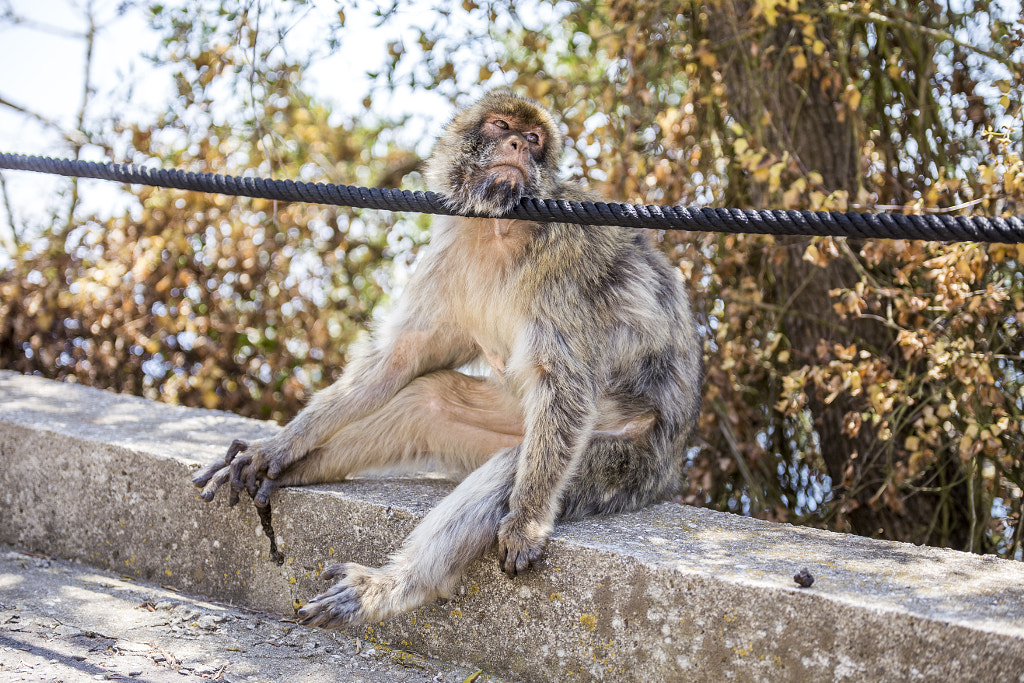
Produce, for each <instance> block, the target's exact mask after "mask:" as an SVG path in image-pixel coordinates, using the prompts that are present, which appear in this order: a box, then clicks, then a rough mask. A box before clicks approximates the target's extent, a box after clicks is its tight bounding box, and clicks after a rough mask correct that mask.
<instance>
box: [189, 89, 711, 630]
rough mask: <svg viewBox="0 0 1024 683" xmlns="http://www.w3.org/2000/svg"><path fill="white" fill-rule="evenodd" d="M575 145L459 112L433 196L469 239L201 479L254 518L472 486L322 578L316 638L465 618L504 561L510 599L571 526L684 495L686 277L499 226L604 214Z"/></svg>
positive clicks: (598, 247) (543, 130)
mask: <svg viewBox="0 0 1024 683" xmlns="http://www.w3.org/2000/svg"><path fill="white" fill-rule="evenodd" d="M564 144H565V143H564V140H563V137H562V134H561V131H560V128H559V124H558V123H557V122H556V120H555V118H554V116H553V115H552V113H551V112H549V111H548V110H547V109H545V108H544V107H543V106H541V105H540V104H538V103H537V102H535V101H533V100H531V99H528V98H526V97H523V96H520V95H517V94H515V93H514V92H513V91H511V90H508V89H498V90H493V91H490V92H489V93H487V94H486V95H484V96H483V97H482V98H481V99H480V100H479V101H477V102H476V103H475V104H472V105H471V106H468V107H466V108H464V109H462V110H461V111H458V112H457V113H456V114H455V115H454V117H453V118H452V119H451V120H450V121H449V122H448V124H447V125H446V126H445V128H444V130H443V133H442V135H441V136H440V138H439V139H438V141H437V142H436V144H435V147H434V149H433V152H432V154H431V155H430V157H429V158H428V159H427V161H426V163H425V166H424V169H423V175H424V177H425V179H426V183H427V186H428V187H429V189H431V190H433V191H435V192H437V193H438V194H440V195H442V196H443V197H444V198H445V202H446V203H447V205H448V206H449V207H450V208H452V209H453V210H455V211H456V212H458V213H460V214H469V215H470V217H466V216H464V215H459V216H445V217H439V218H436V219H435V220H434V222H433V225H432V228H431V237H430V242H429V245H428V248H427V249H426V250H425V253H424V255H423V256H422V258H421V259H420V262H419V263H418V264H417V266H416V268H415V271H414V272H413V274H412V276H411V277H410V280H409V282H408V284H407V286H406V288H405V290H404V292H402V293H401V295H400V296H399V297H398V298H397V301H396V303H395V305H394V308H393V309H392V310H391V311H390V312H389V313H388V314H387V315H386V316H385V317H384V319H383V320H381V321H379V322H377V323H375V325H374V326H373V327H372V331H371V334H370V336H369V339H368V341H366V342H365V344H364V345H363V346H362V347H361V348H359V349H357V350H356V351H355V352H354V353H353V357H352V359H351V360H350V361H349V363H348V364H347V366H346V367H345V368H344V370H343V372H342V373H341V376H340V377H339V378H338V379H337V381H335V383H334V384H332V385H330V386H328V387H327V388H325V389H322V390H320V391H319V392H316V393H315V394H314V395H313V396H312V398H311V399H310V401H309V403H308V404H307V405H306V406H305V407H304V408H303V409H302V410H301V411H300V412H299V413H298V415H296V417H295V418H294V419H293V420H292V421H291V422H290V423H288V424H287V425H286V426H285V427H284V428H283V429H282V430H281V431H280V432H278V433H276V434H275V435H273V436H270V437H267V438H264V439H260V440H257V441H254V442H252V443H245V442H242V441H235V442H233V443H232V444H231V446H230V448H229V449H228V451H227V454H226V455H225V457H224V458H223V459H221V460H218V461H217V462H215V463H214V464H212V465H211V466H209V467H208V468H206V469H204V470H201V471H199V472H198V473H197V474H196V475H195V476H194V477H193V483H194V484H195V485H196V486H198V487H199V488H201V489H202V493H201V494H200V495H201V497H202V498H203V499H205V500H212V499H213V498H214V496H215V494H216V492H217V490H218V489H219V488H221V487H222V486H223V485H225V484H227V485H228V487H229V490H230V493H229V503H230V504H234V503H235V502H237V500H238V497H239V494H240V492H241V491H243V490H244V491H248V492H249V494H250V495H251V496H253V500H254V503H255V505H256V506H257V507H266V506H267V505H268V504H269V503H268V501H269V497H270V494H271V493H272V492H273V491H274V490H276V489H277V488H278V487H281V486H299V485H305V484H313V483H323V482H336V481H342V480H344V479H345V478H346V477H348V476H350V475H355V474H358V473H361V472H366V471H370V470H382V469H385V468H386V469H389V470H394V469H395V468H399V467H403V466H404V467H415V466H421V465H422V464H423V463H427V462H430V463H432V464H433V465H434V466H435V467H438V468H440V469H442V470H444V471H446V472H448V473H450V474H451V475H452V476H454V477H464V478H463V479H462V481H461V482H460V483H459V484H458V485H457V486H456V487H455V489H454V490H453V491H452V492H451V493H450V494H449V495H448V496H446V497H445V498H444V499H442V500H441V501H440V503H439V504H438V505H437V506H436V507H435V508H434V509H432V510H431V511H430V512H429V513H428V514H427V515H426V516H425V517H424V519H423V520H422V521H421V522H420V523H419V525H418V526H416V527H415V529H414V530H413V531H412V532H411V534H410V535H409V536H408V538H407V539H406V540H405V542H404V543H403V545H402V546H401V547H400V548H399V549H398V550H397V551H396V552H395V553H394V554H393V555H392V556H391V557H390V559H389V560H388V562H387V563H386V564H385V565H384V566H382V567H379V568H371V567H364V566H361V565H359V564H355V563H340V564H334V565H331V566H329V567H328V568H327V569H325V571H324V572H323V574H322V576H323V577H324V578H326V579H328V580H335V581H336V583H335V584H334V585H333V587H331V588H330V589H329V590H327V591H326V592H325V593H323V594H322V595H320V596H318V597H316V598H314V599H313V600H311V601H310V602H308V603H307V604H306V605H305V606H303V607H302V608H301V609H300V610H299V612H298V617H299V620H300V622H301V623H304V624H307V625H309V626H318V627H328V628H330V627H340V626H343V625H349V624H360V623H367V622H376V621H380V620H383V619H386V618H388V617H390V616H393V615H395V614H398V613H401V612H405V611H408V610H411V609H415V608H416V607H419V606H421V605H423V604H426V603H427V602H429V601H431V600H433V599H436V598H438V597H443V596H450V595H451V593H452V590H453V589H454V588H455V586H456V585H457V583H458V581H459V580H460V578H461V576H462V574H463V571H464V569H465V568H466V567H467V565H468V564H469V563H470V562H472V561H473V560H475V559H477V558H478V557H480V556H482V555H483V554H485V553H486V552H488V551H489V550H490V549H493V548H496V550H497V559H498V563H499V565H500V567H501V569H502V570H503V571H504V572H505V573H506V574H507V575H508V576H509V577H515V576H517V575H519V574H521V573H522V572H525V571H527V570H528V569H529V568H531V567H532V566H534V565H536V564H537V563H538V560H539V559H540V557H541V555H542V551H543V549H544V547H545V544H546V542H547V540H548V538H549V536H550V535H551V533H552V531H553V529H554V525H555V523H556V521H558V520H569V519H576V518H580V517H584V516H587V515H598V514H610V513H618V512H626V511H631V510H636V509H639V508H642V507H644V506H647V505H649V504H651V503H653V502H656V501H658V500H662V499H665V498H667V497H669V496H671V495H672V494H674V493H675V492H676V491H677V490H678V488H679V486H680V484H681V481H682V477H683V474H684V473H683V465H684V460H685V450H686V447H687V442H688V440H689V438H690V436H691V433H692V432H693V431H694V428H695V424H696V422H697V418H698V415H699V412H700V404H701V383H702V379H703V360H702V342H701V339H700V336H699V332H698V329H697V325H696V323H695V320H694V317H693V313H692V310H691V306H690V301H689V296H688V294H687V292H686V289H685V287H684V284H683V282H682V277H681V275H680V273H679V271H678V269H677V268H674V267H673V266H672V265H671V264H670V263H669V261H668V259H667V258H666V257H665V256H664V255H663V254H662V253H661V252H659V251H658V250H657V249H656V248H655V246H654V245H653V244H652V243H651V241H650V239H649V237H648V236H647V235H646V234H645V233H641V232H639V231H636V230H632V229H627V228H619V227H609V228H605V227H601V228H588V227H586V226H582V225H574V224H567V223H543V222H531V221H526V220H512V219H508V218H505V217H504V216H505V214H506V213H508V211H509V210H510V209H512V208H513V207H515V206H516V205H517V204H518V203H519V202H520V200H521V199H522V198H523V197H527V196H537V197H550V198H554V199H565V200H577V201H583V200H591V199H593V198H594V197H593V195H591V194H590V193H589V192H588V191H586V190H584V189H583V188H582V187H581V186H580V185H578V184H577V183H576V182H574V181H570V180H566V179H563V178H562V177H561V176H560V173H559V164H560V162H561V158H562V153H563V148H564ZM472 216H475V217H472ZM474 363H476V364H478V365H479V366H482V367H484V368H486V372H476V373H474V372H472V371H470V369H471V368H472V367H473V364H474Z"/></svg>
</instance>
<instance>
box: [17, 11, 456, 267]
mask: <svg viewBox="0 0 1024 683" xmlns="http://www.w3.org/2000/svg"><path fill="white" fill-rule="evenodd" d="M81 4H83V3H82V2H81V1H79V2H76V1H75V0H47V2H38V0H9V6H10V7H11V9H12V10H13V12H14V14H15V15H17V16H20V17H24V18H26V19H28V20H29V22H31V23H29V22H26V24H23V25H20V26H8V25H7V24H0V60H2V61H0V63H3V64H8V65H18V66H17V67H16V68H12V67H7V68H4V69H2V70H0V98H3V99H5V100H7V101H9V102H11V103H13V104H16V105H21V106H24V107H25V108H26V109H29V110H31V111H33V112H35V113H38V114H40V115H41V116H43V117H46V118H48V119H50V120H52V121H54V122H56V123H58V124H60V126H61V127H62V128H63V129H66V130H74V129H75V128H76V127H77V126H76V122H75V118H74V117H75V115H76V113H77V111H78V108H79V106H80V103H81V97H82V83H83V77H84V74H83V69H84V64H85V54H84V47H85V43H84V40H82V39H81V38H79V37H74V35H81V33H82V32H83V31H84V29H85V24H84V22H83V21H82V17H81V14H82V13H81V12H80V11H78V10H77V9H75V8H76V7H77V6H79V5H81ZM120 4H121V3H120V2H119V1H118V0H96V1H95V3H94V6H95V7H96V8H97V14H98V19H99V23H100V25H101V27H102V28H101V33H100V37H99V39H98V40H97V42H96V48H95V53H94V58H93V82H94V84H95V88H96V91H97V97H96V99H95V100H94V104H95V106H96V107H97V109H98V110H102V109H103V108H104V107H109V106H110V104H109V101H107V100H105V99H104V93H109V92H110V91H111V90H113V89H114V88H116V87H118V86H119V85H121V84H122V83H124V82H131V83H135V84H136V87H135V92H134V95H133V97H132V100H131V108H130V109H129V110H127V111H125V112H124V113H125V117H126V118H127V119H129V120H147V119H148V118H150V115H152V114H155V113H156V112H159V111H162V110H163V109H164V107H163V104H164V103H165V102H166V100H167V98H168V97H169V95H170V93H171V82H170V78H169V75H168V74H167V73H166V72H165V71H161V70H160V69H154V68H153V67H152V66H151V65H149V64H148V63H147V62H146V61H145V60H144V59H143V58H142V55H143V54H145V53H147V52H153V51H155V48H156V45H157V41H158V40H159V37H158V36H157V34H155V33H153V32H152V31H150V30H149V29H148V27H147V25H146V22H145V21H144V19H143V15H142V14H141V12H140V11H139V10H137V9H134V8H129V9H128V10H127V11H126V12H125V13H124V14H123V15H121V16H119V15H118V12H117V8H118V5H120ZM4 6H5V3H4V2H3V0H0V11H3V9H4ZM338 6H339V5H338V3H337V2H334V1H331V0H322V1H320V2H316V3H314V5H313V6H312V7H311V8H310V9H309V10H308V11H307V12H305V13H302V14H297V15H296V22H297V23H296V26H295V28H294V29H293V30H292V31H291V32H290V33H289V36H288V41H290V42H291V43H292V44H294V45H301V44H303V43H304V42H306V41H311V40H321V39H322V38H321V37H320V35H321V34H319V33H318V29H319V28H320V27H322V26H324V25H327V24H328V23H329V22H337V14H336V13H337V8H338ZM361 7H363V8H364V9H363V11H362V12H360V13H356V12H355V11H352V10H349V11H347V12H346V31H345V33H344V38H343V41H342V47H341V49H340V50H339V51H338V52H337V53H336V54H334V55H332V56H331V57H329V58H327V59H324V60H323V61H321V62H319V63H318V64H316V65H315V66H314V67H312V68H311V69H310V70H309V71H308V72H307V79H308V80H309V87H310V88H311V90H312V91H313V92H314V94H316V95H317V96H319V97H320V98H322V99H324V100H327V101H329V102H332V103H333V104H334V106H335V109H336V111H338V112H339V113H341V114H355V113H357V112H359V111H360V110H361V108H362V105H361V102H362V99H363V97H364V95H365V94H366V92H367V88H368V85H369V83H368V80H367V79H366V77H365V76H364V75H363V74H364V73H365V71H366V70H367V69H370V68H373V67H375V66H376V65H378V64H381V63H382V62H383V59H384V58H385V55H386V46H387V42H388V41H389V40H391V39H393V38H394V37H396V36H397V35H398V34H399V33H400V31H401V30H402V29H401V27H402V26H410V25H413V24H415V23H418V22H426V21H428V20H432V18H433V13H432V12H431V11H430V9H429V4H427V3H410V4H409V5H408V7H407V8H406V9H403V10H402V14H401V15H400V16H399V19H398V21H397V22H392V23H393V25H392V26H389V27H387V28H385V29H375V28H373V26H372V24H371V21H372V18H371V17H370V16H369V6H368V4H367V3H362V4H361ZM62 32H63V33H66V34H71V35H60V34H61V33H62ZM286 47H287V45H286ZM382 104H385V105H386V106H390V107H397V108H400V109H402V110H405V111H408V112H411V113H413V114H415V115H416V119H415V120H414V122H413V124H412V125H413V130H411V131H410V135H411V138H410V139H412V140H423V139H426V140H429V139H432V138H433V136H434V134H436V133H437V132H438V131H439V129H440V126H441V125H442V124H443V123H444V121H445V120H446V119H447V117H448V116H449V115H450V113H451V112H450V111H449V108H448V104H447V102H445V101H444V100H443V98H441V97H440V96H439V95H430V94H422V93H419V94H416V95H412V94H409V93H404V94H400V95H399V96H397V97H396V98H395V99H394V100H393V101H392V102H390V103H382ZM0 151H3V152H14V153H21V154H42V155H49V156H56V155H64V154H65V153H66V145H61V144H60V139H59V137H58V136H57V135H55V134H54V133H53V132H52V131H50V130H48V129H47V128H46V127H45V126H43V125H41V124H39V123H38V122H36V121H31V120H28V119H27V118H26V117H24V116H20V115H17V114H16V113H14V112H11V111H10V109H8V108H7V107H4V106H0ZM424 151H425V150H424ZM84 156H85V158H87V159H90V160H95V161H106V159H102V158H100V156H99V155H98V152H97V150H89V149H86V150H85V152H84ZM5 178H6V179H7V186H8V191H9V192H10V194H11V195H12V201H13V202H14V203H15V206H14V213H15V217H16V219H17V222H18V223H23V222H26V219H30V218H31V217H33V216H39V217H41V216H43V215H45V214H46V212H45V210H43V209H44V208H45V207H46V206H47V205H49V204H51V203H53V202H54V201H56V196H57V192H58V191H59V190H60V188H62V187H65V186H66V183H65V181H62V180H59V179H55V178H48V177H45V176H41V175H37V174H29V173H20V172H11V171H8V172H6V173H5ZM82 182H83V183H87V185H83V187H88V192H83V193H82V196H83V202H84V203H85V208H87V209H97V210H99V211H101V213H106V211H104V209H106V210H107V211H109V210H112V209H113V210H117V209H118V208H119V207H118V206H116V204H118V203H120V204H121V205H123V200H119V193H118V191H117V186H116V185H114V184H113V183H106V182H104V181H89V180H87V181H82ZM0 221H2V222H6V211H5V210H4V209H3V207H2V206H0ZM28 222H31V221H30V220H29V221H28ZM0 251H2V250H0Z"/></svg>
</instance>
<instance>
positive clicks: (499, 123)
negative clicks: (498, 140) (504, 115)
mask: <svg viewBox="0 0 1024 683" xmlns="http://www.w3.org/2000/svg"><path fill="white" fill-rule="evenodd" d="M494 125H496V126H497V127H498V128H501V129H502V130H508V123H506V122H505V121H503V120H502V119H494Z"/></svg>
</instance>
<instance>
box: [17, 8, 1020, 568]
mask: <svg viewBox="0 0 1024 683" xmlns="http://www.w3.org/2000/svg"><path fill="white" fill-rule="evenodd" d="M41 6H42V4H41V3H34V2H29V1H28V0H0V58H2V59H3V62H4V64H5V66H4V68H3V69H0V151H5V152H18V153H26V154H43V155H49V156H61V157H70V158H79V159H88V160H113V161H117V162H132V163H138V164H146V165H154V166H156V165H159V166H166V167H175V168H181V169H186V170H192V171H203V172H213V173H224V174H257V175H261V176H272V177H275V178H282V179H285V178H292V179H301V180H308V181H321V182H332V183H344V184H351V185H364V186H378V187H400V188H403V189H422V187H423V182H422V179H421V177H420V175H419V173H418V166H419V162H420V161H421V159H422V158H423V157H424V156H425V155H426V154H428V153H429V150H430V146H431V142H432V140H433V138H434V137H435V136H436V134H437V133H438V132H439V130H440V128H441V126H442V125H443V123H444V121H445V120H446V119H447V118H448V117H449V116H450V114H451V112H452V111H453V108H454V107H455V106H457V105H459V104H465V103H468V102H470V101H472V100H473V99H474V98H476V97H478V96H479V95H480V94H482V93H483V92H484V91H485V90H487V89H489V88H491V87H495V86H510V87H513V88H514V89H516V90H517V91H518V92H520V93H522V94H525V95H528V96H531V97H533V98H535V99H538V100H539V101H541V102H542V103H544V104H545V105H547V106H550V107H551V108H552V109H554V110H555V111H556V112H557V113H558V115H559V116H560V118H561V119H562V121H563V123H564V126H565V129H566V132H567V134H568V135H569V137H570V139H571V142H570V143H569V145H568V149H567V154H566V158H565V161H564V173H565V174H566V175H567V176H570V177H575V178H578V179H579V180H580V181H581V182H584V183H586V184H588V185H589V186H591V187H592V188H593V189H595V190H597V191H599V192H601V193H602V194H604V195H605V196H606V197H607V198H608V199H609V200H614V201H626V202H642V203H649V204H682V205H692V206H714V207H738V208H756V209H760V208H786V209H790V208H799V209H816V210H817V209H824V210H840V211H846V210H850V211H897V212H913V213H936V212H941V213H950V214H954V215H985V216H999V215H1022V214H1024V162H1022V138H1024V131H1022V129H1024V113H1022V108H1021V107H1022V102H1021V99H1022V97H1024V19H1022V16H1021V4H1020V2H1019V0H977V1H974V2H970V1H955V2H954V1H948V2H902V1H892V2H872V1H867V0H864V1H857V0H853V1H850V0H845V1H843V2H831V1H827V0H753V1H747V2H737V1H733V0H709V1H708V2H679V0H671V1H669V0H638V1H634V2H625V1H618V0H615V1H612V2H605V3H579V2H562V1H555V0H550V1H549V0H520V1H518V2H513V1H512V0H495V1H492V2H474V1H472V0H464V1H463V2H451V1H446V0H423V1H422V2H420V1H416V2H401V3H399V2H392V3H388V2H363V1H361V0H360V1H350V2H327V1H323V2H308V1H303V0H276V1H271V0H262V1H259V0H220V1H214V0H168V1H167V2H146V1H125V2H113V1H106V2H104V1H100V0H94V1H91V2H90V1H89V0H60V1H57V2H52V3H46V7H45V9H42V8H41ZM429 224H430V218H429V217H428V216H421V215H415V214H399V213H390V212H384V211H360V210H351V209H345V208H333V207H322V206H313V205H304V204H285V203H274V202H270V201H263V200H251V199H241V198H236V197H225V196H218V195H207V194H198V193H185V192H179V191H173V190H163V189H155V188H148V187H125V186H120V185H116V184H113V183H104V182H102V181H91V180H80V181H76V180H70V179H63V178H48V177H44V176H37V175H35V174H28V173H16V172H10V171H3V172H0V368H6V369H13V370H17V371H19V372H24V373H34V374H41V375H44V376H46V377H51V378H57V379H62V380H64V381H68V382H78V383H82V384H89V385H93V386H99V387H104V388H108V389H112V390H114V391H120V392H129V393H134V394H139V395H142V396H146V397H148V398H152V399H155V400H160V401H165V402H168V403H176V404H183V405H192V406H201V407H207V408H217V409H223V410H230V411H233V412H236V413H240V414H243V415H248V416H252V417H258V418H262V419H272V420H277V421H282V422H283V421H287V420H288V419H290V418H291V417H292V416H293V415H294V414H295V413H296V412H297V411H298V410H299V409H300V408H301V406H302V405H303V402H304V401H305V400H306V398H307V397H308V396H309V394H310V393H311V392H313V391H315V390H316V389H318V388H320V387H323V386H324V385H326V384H328V383H330V382H331V381H332V379H333V378H335V377H336V376H337V375H338V373H339V372H340V371H341V370H342V368H344V365H345V361H346V353H347V349H348V347H349V345H350V344H351V343H352V342H353V341H354V340H355V339H357V338H358V337H359V336H360V335H361V334H363V333H364V331H365V328H366V324H367V322H368V321H369V320H370V318H371V316H372V314H373V311H374V309H375V308H377V307H378V306H386V305H387V303H388V301H389V299H390V298H391V297H393V296H394V295H395V294H396V293H397V292H398V291H400V289H401V286H402V284H403V282H404V281H405V278H406V277H407V275H408V273H409V272H410V269H411V268H413V267H414V266H415V261H416V258H417V254H418V252H419V250H420V248H421V247H422V246H423V244H424V243H425V241H426V239H427V234H428V228H429ZM653 237H654V239H656V240H657V241H658V242H659V243H660V244H661V246H662V248H663V249H664V250H665V252H666V253H667V254H668V255H669V256H670V258H672V259H673V261H674V262H676V263H678V265H679V269H680V274H681V276H682V277H684V278H685V279H686V280H687V281H688V282H689V285H690V289H691V291H692V293H693V296H694V300H695V305H696V307H697V309H698V315H699V318H700V321H701V326H702V330H703V332H704V335H705V355H706V363H707V368H708V375H707V379H706V383H705V387H704V391H705V397H706V398H705V407H704V413H703V417H702V421H701V426H700V432H699V439H698V442H697V443H695V444H694V447H693V448H692V449H691V450H690V451H689V452H688V453H687V456H686V457H687V470H688V473H689V478H688V484H687V488H686V489H685V490H684V491H682V492H681V493H680V495H679V496H678V499H677V500H678V501H679V502H683V503H688V504H694V505H704V506H709V507H714V508H717V509H721V510H728V511H733V512H737V513H741V514H747V515H754V516H757V517H761V518H765V519H771V520H775V521H785V522H792V523H798V524H809V525H814V526H820V527H826V528H830V529H834V530H838V531H848V532H853V533H857V534H861V535H865V536H872V537H879V538H889V539H898V540H903V541H908V542H913V543H929V544H933V545H939V546H948V547H953V548H958V549H963V550H970V551H974V552H983V553H996V554H999V555H1001V556H1003V557H1008V558H1015V559H1018V560H1019V559H1022V547H1024V525H1022V524H1021V521H1022V506H1024V498H1022V487H1024V456H1022V454H1024V245H987V244H942V243H926V242H914V241H908V240H874V241H857V240H848V239H832V238H814V239H808V238H776V239H773V238H771V237H765V236H755V235H719V234H711V233H683V232H663V233H657V234H654V235H653Z"/></svg>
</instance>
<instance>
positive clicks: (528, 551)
mask: <svg viewBox="0 0 1024 683" xmlns="http://www.w3.org/2000/svg"><path fill="white" fill-rule="evenodd" d="M550 534H551V530H550V529H545V528H544V526H543V525H542V524H540V523H539V522H531V521H523V519H522V518H521V517H519V516H518V515H516V514H515V513H512V512H510V513H509V514H507V515H506V516H505V519H503V520H501V526H500V527H498V565H499V566H500V567H501V570H502V571H503V572H505V573H506V574H507V575H509V576H515V575H516V574H521V573H523V572H525V571H526V570H527V569H529V568H530V567H532V566H533V565H534V564H535V563H536V562H537V560H538V559H540V556H541V554H542V553H543V552H544V546H545V545H547V542H548V536H549V535H550Z"/></svg>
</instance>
